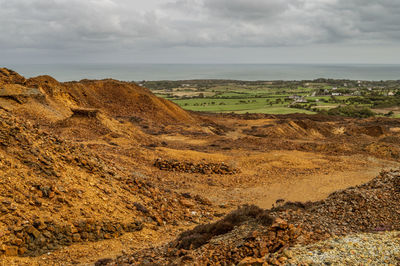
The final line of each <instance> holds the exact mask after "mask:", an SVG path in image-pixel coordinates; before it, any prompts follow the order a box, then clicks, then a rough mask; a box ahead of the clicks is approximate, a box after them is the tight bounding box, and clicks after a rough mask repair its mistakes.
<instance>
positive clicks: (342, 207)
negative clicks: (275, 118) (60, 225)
mask: <svg viewBox="0 0 400 266" xmlns="http://www.w3.org/2000/svg"><path fill="white" fill-rule="evenodd" d="M399 202H400V171H391V172H382V173H381V174H380V176H378V177H376V178H375V179H373V180H372V181H370V182H368V183H366V184H364V185H360V186H357V187H352V188H348V189H345V190H343V191H338V192H335V193H332V194H331V195H330V196H329V197H328V198H327V199H326V200H323V201H319V202H313V203H312V202H308V203H304V204H303V203H292V202H288V203H286V204H284V205H282V206H279V207H275V208H272V209H270V210H266V211H264V212H262V211H255V212H254V210H257V207H255V206H250V210H253V212H254V213H255V214H254V213H253V214H252V215H245V216H244V217H245V218H244V219H242V218H243V216H237V213H241V212H243V210H246V208H249V206H247V207H246V206H244V207H242V209H238V210H237V211H235V212H233V213H231V214H229V215H227V216H226V217H225V218H223V219H222V220H220V221H218V222H216V223H214V224H208V225H201V226H198V227H196V228H194V229H193V230H191V231H187V232H184V233H182V234H181V235H180V236H179V237H178V238H177V239H176V240H175V241H173V242H171V243H170V244H169V245H167V246H164V247H161V248H158V249H150V250H144V251H141V252H140V253H136V254H133V255H130V256H121V257H119V258H118V259H117V260H115V261H113V262H110V263H109V265H125V264H136V263H139V264H140V263H144V264H145V263H160V264H167V263H172V264H177V265H182V264H193V263H195V264H199V265H215V264H222V265H232V264H238V265H283V264H288V265H291V263H295V264H296V263H298V262H302V261H303V259H307V258H310V260H307V261H308V262H314V263H320V262H322V261H324V262H325V261H326V262H334V263H337V262H344V263H345V264H347V262H348V263H349V262H353V263H354V262H356V263H358V262H357V261H355V259H354V258H355V255H356V254H360V256H361V255H362V254H364V255H365V254H366V253H367V251H368V250H369V249H372V248H373V247H374V245H378V244H377V243H381V244H384V243H386V242H384V241H387V239H388V238H385V239H381V238H382V237H381V236H382V235H381V234H377V232H381V231H395V230H397V231H398V230H400V205H399ZM249 213H252V212H249ZM261 213H262V214H263V217H264V219H263V220H264V221H273V223H272V225H270V223H269V222H267V223H263V222H260V219H259V217H260V216H259V214H261ZM232 217H234V218H233V219H232ZM231 220H233V221H235V223H231ZM359 232H375V234H364V235H360V237H362V236H364V237H366V238H365V239H366V240H365V241H368V243H369V244H368V245H364V246H363V245H361V244H357V245H358V246H359V247H360V249H357V246H355V245H353V246H352V249H351V250H350V251H349V250H340V252H341V253H340V252H339V251H337V250H336V251H334V252H336V253H334V254H336V255H337V256H340V254H342V255H343V257H341V258H337V257H335V256H336V255H332V257H330V258H329V259H327V260H325V259H326V256H325V257H324V256H323V255H321V254H319V253H318V254H319V255H318V254H317V255H315V254H314V253H309V256H307V255H304V254H303V253H302V252H301V250H302V249H301V248H298V249H295V250H298V252H297V253H296V254H297V255H296V256H297V257H298V258H297V259H292V258H293V256H294V255H293V253H292V252H291V251H290V247H293V246H294V245H302V246H304V245H307V244H310V243H315V242H318V241H321V240H326V239H330V240H328V242H323V243H331V242H332V241H339V242H338V243H343V242H346V241H347V242H349V241H350V240H349V239H353V238H352V237H351V236H349V237H347V238H338V236H345V235H349V234H355V233H359ZM394 234H395V233H393V234H390V233H388V235H389V237H393V235H394ZM332 239H333V240H332ZM335 239H336V240H335ZM357 239H358V238H357ZM357 239H356V240H354V241H356V242H357V241H359V240H357ZM370 239H371V241H370ZM381 240H382V241H381ZM354 241H353V242H354ZM387 244H388V243H387ZM321 245H324V244H321ZM389 246H391V245H390V244H388V245H386V248H384V249H382V250H380V249H378V251H377V252H375V253H374V252H372V253H371V255H370V256H368V257H367V258H366V260H367V261H368V262H374V263H377V262H383V263H386V262H388V263H394V262H395V261H396V260H397V258H398V246H399V243H398V242H396V243H393V245H392V247H393V249H392V250H391V251H390V250H389ZM353 249H354V250H353ZM348 253H350V255H351V254H352V255H351V256H353V257H351V256H350V255H348ZM352 258H353V260H352ZM346 259H350V260H346Z"/></svg>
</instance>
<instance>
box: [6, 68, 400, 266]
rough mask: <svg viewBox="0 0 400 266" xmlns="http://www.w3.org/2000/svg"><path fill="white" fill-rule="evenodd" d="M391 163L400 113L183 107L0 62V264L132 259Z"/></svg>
mask: <svg viewBox="0 0 400 266" xmlns="http://www.w3.org/2000/svg"><path fill="white" fill-rule="evenodd" d="M157 159H158V160H163V161H167V162H171V163H172V162H175V163H179V165H184V166H183V168H184V169H181V168H179V167H178V168H173V167H171V168H169V166H166V167H165V168H163V169H160V168H159V167H156V166H155V165H154V163H155V162H156V161H157ZM399 160H400V119H389V118H369V119H352V118H342V117H328V116H319V115H304V114H292V115H261V114H243V115H236V114H205V113H194V112H187V111H184V110H183V109H181V108H180V107H178V106H177V105H175V104H174V103H172V102H169V101H167V100H164V99H160V98H157V97H156V96H154V95H153V94H152V93H151V92H150V91H149V90H147V89H145V88H142V87H139V86H137V85H135V84H133V83H128V82H121V81H116V80H95V81H91V80H82V81H80V82H67V83H60V82H58V81H56V80H55V79H53V78H51V77H49V76H40V77H36V78H31V79H25V78H24V77H22V76H20V75H19V74H18V73H15V72H13V71H11V70H8V69H0V265H44V264H46V265H51V264H54V265H60V264H72V263H75V264H84V265H85V264H90V263H94V262H96V261H97V260H99V259H102V258H115V257H117V256H119V255H122V254H131V253H133V252H138V251H140V250H141V249H144V248H151V247H157V246H160V245H163V244H166V243H168V242H170V241H172V240H174V239H176V237H177V235H178V234H179V233H181V232H182V231H185V230H188V229H191V228H193V227H194V226H196V225H198V224H206V223H210V222H213V221H216V220H218V219H220V217H221V216H223V215H224V214H226V213H229V212H230V211H232V210H234V209H236V208H237V207H238V206H241V205H243V204H255V205H257V206H259V207H261V208H263V209H265V208H271V207H273V206H276V201H277V200H278V202H282V201H286V202H287V201H292V202H295V201H301V202H305V201H318V200H322V199H325V198H326V197H328V195H329V194H330V193H332V192H334V191H337V190H342V189H345V188H348V187H352V186H356V185H360V184H363V183H366V182H368V181H370V180H371V179H373V178H374V177H376V176H377V175H378V174H379V173H380V172H381V170H383V169H384V170H390V169H396V168H398V167H399V165H400V163H399ZM210 165H212V166H213V167H214V166H215V165H217V166H218V167H220V166H221V165H223V168H224V169H225V168H226V169H230V170H229V171H228V172H229V173H226V174H225V172H223V171H222V172H221V171H219V170H218V171H211V172H210V171H208V170H207V169H208V168H207V167H209V166H210ZM191 167H195V168H196V169H195V168H193V169H192V168H191ZM186 168H187V169H186ZM216 173H218V174H216ZM285 230H286V229H285Z"/></svg>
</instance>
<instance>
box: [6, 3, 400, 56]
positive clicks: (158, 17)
mask: <svg viewBox="0 0 400 266" xmlns="http://www.w3.org/2000/svg"><path fill="white" fill-rule="evenodd" d="M141 2H142V1H138V0H135V1H132V0H85V1H83V0H13V1H9V0H0V25H1V26H0V48H1V49H2V50H3V53H4V50H13V49H14V50H15V49H23V50H27V49H37V50H40V49H47V50H54V51H55V52H56V51H60V50H62V53H63V54H68V51H69V50H71V51H75V53H76V54H79V53H97V52H100V51H102V52H106V53H107V52H109V53H111V52H116V51H120V50H121V51H122V50H123V51H124V54H125V53H126V51H129V50H135V52H136V53H138V52H140V51H151V50H152V49H164V48H165V49H166V48H171V47H177V48H179V47H181V48H182V47H199V48H201V47H230V48H232V47H239V48H240V47H294V46H309V45H315V44H340V45H343V44H349V45H357V44H359V45H364V44H368V45H370V44H375V45H381V44H391V45H393V44H398V43H399V41H400V16H399V15H398V14H400V2H399V1H398V0H376V1H365V0H169V1H163V0H147V1H146V3H150V4H145V5H144V4H143V3H141ZM149 53H150V52H149ZM0 55H1V54H0Z"/></svg>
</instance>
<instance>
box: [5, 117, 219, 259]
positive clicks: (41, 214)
mask: <svg viewBox="0 0 400 266" xmlns="http://www.w3.org/2000/svg"><path fill="white" fill-rule="evenodd" d="M0 171H1V178H0V232H1V233H0V254H2V255H9V256H15V255H23V256H24V255H39V254H42V253H45V252H48V251H52V250H57V249H60V248H61V247H63V246H68V245H71V244H72V243H79V242H82V241H84V242H85V241H98V240H102V239H112V238H116V237H118V236H120V235H122V234H123V233H125V232H134V231H140V230H142V229H143V228H144V227H147V228H153V227H157V226H164V224H171V223H172V222H174V223H176V224H177V225H178V224H179V223H182V222H183V221H185V222H190V221H194V220H196V222H197V223H198V222H199V221H200V220H202V219H205V220H207V219H210V218H212V216H210V215H211V214H210V211H209V210H208V207H207V205H204V200H202V199H201V198H199V197H198V198H191V199H188V198H187V197H183V196H182V195H180V194H176V193H174V192H172V191H166V190H164V189H162V188H159V187H158V186H157V185H156V184H153V183H152V182H151V181H149V180H148V178H147V177H146V176H145V175H143V174H141V173H140V172H135V173H130V174H127V173H125V172H123V171H121V170H119V169H117V168H115V167H114V166H113V165H107V164H106V163H104V162H103V161H102V160H101V159H100V158H99V157H98V156H97V155H96V154H93V153H92V152H90V151H89V150H87V149H85V147H84V146H82V145H76V144H72V143H69V142H65V141H63V140H61V139H59V138H57V137H54V136H51V135H48V134H47V133H45V132H43V131H40V130H38V129H35V128H33V127H32V126H31V124H30V123H29V122H26V121H24V120H20V119H19V118H16V117H15V116H13V115H12V114H9V113H7V112H5V111H3V110H0ZM0 256H1V255H0Z"/></svg>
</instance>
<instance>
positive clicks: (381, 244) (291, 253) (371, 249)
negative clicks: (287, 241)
mask: <svg viewBox="0 0 400 266" xmlns="http://www.w3.org/2000/svg"><path fill="white" fill-rule="evenodd" d="M285 255H287V257H289V258H290V259H289V260H288V261H287V265H299V264H308V265H383V264H384V265H400V232H399V231H392V232H379V233H361V234H354V235H348V236H345V237H335V238H330V239H328V240H325V241H321V242H317V243H315V244H312V245H308V246H295V247H293V248H290V249H289V250H287V251H285Z"/></svg>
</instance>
